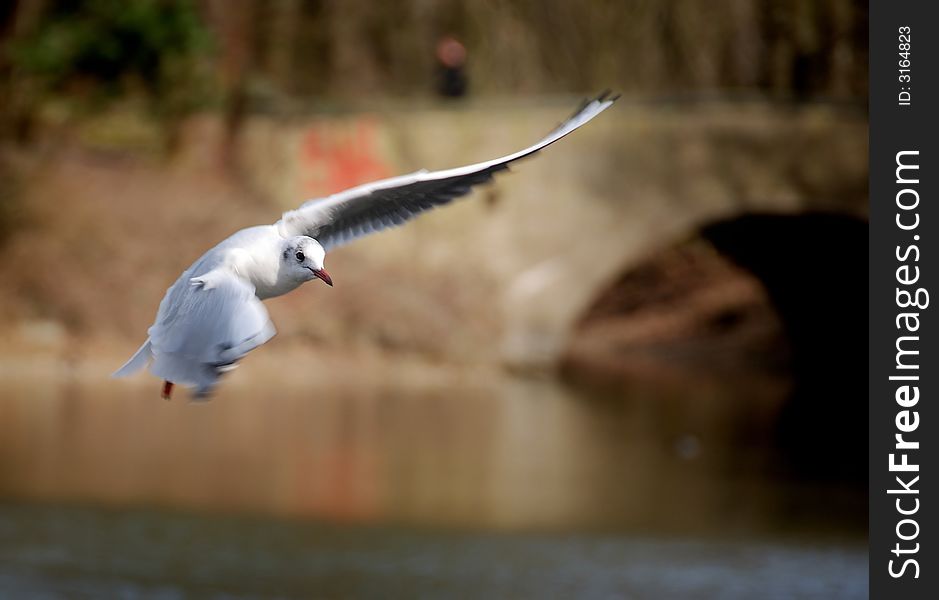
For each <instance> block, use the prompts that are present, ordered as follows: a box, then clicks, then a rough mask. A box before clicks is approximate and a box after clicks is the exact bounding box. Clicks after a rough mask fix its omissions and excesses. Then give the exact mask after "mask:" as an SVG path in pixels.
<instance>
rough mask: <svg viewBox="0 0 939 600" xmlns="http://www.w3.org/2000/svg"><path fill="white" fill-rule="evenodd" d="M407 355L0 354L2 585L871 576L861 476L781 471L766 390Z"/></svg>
mask: <svg viewBox="0 0 939 600" xmlns="http://www.w3.org/2000/svg"><path fill="white" fill-rule="evenodd" d="M9 364H10V363H9V362H8V363H6V365H7V367H9ZM281 364H283V363H282V362H281ZM347 367H348V366H347ZM412 367H413V365H397V366H393V367H390V368H387V369H381V368H379V369H371V368H369V369H365V370H363V371H362V372H361V373H358V374H356V373H355V369H354V368H352V374H351V375H350V373H344V374H343V376H340V373H339V372H337V371H335V370H334V371H332V372H331V375H332V377H329V378H323V377H319V376H317V374H316V373H311V372H309V371H304V372H303V373H301V374H299V375H295V377H294V378H291V377H289V376H286V377H285V376H284V375H283V374H282V373H284V372H283V371H280V370H278V369H266V368H262V365H259V366H258V367H257V368H256V370H255V371H254V372H253V373H251V372H249V375H252V376H240V378H239V376H238V375H236V377H234V378H232V380H231V381H229V382H226V383H227V384H228V385H227V386H226V388H225V389H224V390H223V396H222V397H220V398H218V399H216V400H215V401H213V402H211V403H208V404H202V405H192V404H187V403H186V402H184V401H173V402H162V401H160V400H158V399H157V398H156V395H157V393H158V389H157V388H158V384H155V383H154V382H152V381H146V380H141V382H140V383H139V384H137V383H132V384H129V385H128V384H116V383H113V382H110V381H107V380H105V379H103V378H101V377H100V376H99V375H98V373H100V372H106V371H104V370H103V369H99V368H97V367H95V368H90V367H89V368H85V367H78V368H75V369H72V370H71V371H68V372H67V374H64V375H63V374H62V373H61V372H60V371H59V370H55V369H53V370H51V371H48V370H43V368H42V367H41V366H40V367H37V368H36V369H38V370H36V369H34V370H32V371H30V370H29V369H8V370H7V371H6V372H4V374H3V375H4V379H5V380H6V381H5V382H4V385H5V390H6V395H5V396H4V397H3V398H2V399H0V499H2V498H6V499H7V501H6V503H4V504H0V597H4V598H6V597H16V598H20V597H49V598H57V597H68V598H74V597H89V598H101V597H143V598H182V597H218V598H223V597H225V598H242V597H250V598H253V597H264V598H270V597H284V598H311V597H313V598H318V597H329V598H332V597H381V598H385V597H402V598H413V597H439V596H447V597H451V596H455V597H472V598H491V597H513V598H519V597H522V598H549V597H579V598H607V597H635V598H672V597H676V598H689V597H690V598H695V597H700V598H712V597H727V598H753V597H760V598H775V597H778V598H794V597H805V598H826V599H827V598H855V597H857V598H860V597H866V595H867V555H866V545H865V534H864V523H865V514H866V512H865V511H866V503H865V500H864V493H863V490H858V489H854V488H851V487H850V486H844V485H843V484H838V483H834V482H825V481H811V482H809V481H804V480H801V479H799V478H798V477H794V476H793V474H792V473H789V472H787V470H786V468H785V457H784V456H780V454H779V451H778V450H777V449H776V446H775V444H774V443H773V424H774V422H775V419H776V417H777V415H778V413H779V410H780V407H781V402H782V401H783V397H784V396H783V395H781V394H780V392H779V390H776V389H773V387H772V386H768V387H765V389H764V388H761V387H760V386H753V385H750V386H748V388H747V389H746V390H745V393H741V392H736V393H735V392H734V390H732V389H729V388H728V387H727V386H720V385H718V386H716V387H715V386H713V385H704V384H701V383H700V382H697V383H695V384H694V385H693V386H691V387H688V386H679V387H675V386H674V385H662V386H652V387H642V388H638V387H637V388H636V389H631V390H628V391H620V392H618V393H616V394H605V395H597V394H586V393H584V392H581V391H577V390H574V389H571V388H570V387H568V386H565V385H563V384H560V383H558V382H556V381H553V380H550V379H525V378H515V377H510V376H507V375H504V374H498V373H492V372H488V371H487V372H478V371H470V372H463V371H450V370H447V369H446V368H444V367H426V366H425V367H421V368H412ZM391 374H393V375H394V376H391ZM352 375H356V376H352ZM310 381H314V382H316V381H320V382H322V381H329V382H330V383H329V384H328V386H329V387H325V386H326V385H327V384H323V383H319V384H317V383H312V384H311V383H310ZM337 381H339V382H342V383H336V382H337ZM147 384H151V385H147Z"/></svg>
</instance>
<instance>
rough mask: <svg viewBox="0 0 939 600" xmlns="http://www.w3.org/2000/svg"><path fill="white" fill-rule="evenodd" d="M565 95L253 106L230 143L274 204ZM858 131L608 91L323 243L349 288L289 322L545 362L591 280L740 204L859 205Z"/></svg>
mask: <svg viewBox="0 0 939 600" xmlns="http://www.w3.org/2000/svg"><path fill="white" fill-rule="evenodd" d="M573 104H574V102H573V101H568V100H564V101H562V100H557V101H550V102H542V103H540V104H538V105H537V106H534V107H532V106H525V105H520V104H511V103H495V102H489V103H486V104H473V103H471V104H466V105H452V106H447V105H444V106H441V105H433V106H420V107H405V106H401V107H399V108H391V109H389V108H387V107H386V108H383V109H382V110H381V111H380V112H377V111H368V110H363V111H356V112H352V113H331V114H319V115H316V116H312V117H305V118H302V119H297V120H295V121H291V122H284V121H275V120H268V119H256V120H253V121H252V122H250V123H249V124H248V125H247V126H246V130H245V132H244V138H243V139H244V142H245V143H242V144H241V145H240V148H241V151H242V153H243V156H242V161H243V164H246V165H251V167H250V169H249V176H250V180H251V181H252V183H253V185H254V186H255V187H256V188H257V189H258V190H260V191H262V192H263V193H264V194H265V195H266V196H267V197H269V198H276V201H277V202H278V203H279V204H281V205H282V206H283V207H284V208H286V207H292V206H295V205H296V204H297V201H298V200H299V199H303V198H309V197H315V196H319V195H324V194H328V193H330V192H332V191H335V190H338V189H342V188H345V187H348V186H350V185H354V184H356V183H360V182H363V181H369V180H372V179H376V178H380V177H385V176H390V175H394V174H400V173H404V172H409V171H413V170H417V169H419V168H428V169H438V168H447V167H453V166H458V165H463V164H468V163H471V162H477V161H481V160H486V159H490V158H493V157H496V156H501V155H503V154H507V153H509V152H512V151H515V150H516V149H519V148H521V147H524V146H525V145H527V144H529V143H532V142H534V141H535V140H537V139H539V137H540V136H541V135H543V134H544V133H545V132H547V131H548V130H549V129H550V128H551V127H552V126H553V125H554V124H555V123H556V122H558V121H559V120H560V119H561V118H562V117H564V116H565V115H566V114H567V111H569V110H570V109H571V107H572V105H573ZM867 139H868V138H867V115H866V113H865V112H864V111H863V109H860V108H857V107H845V106H832V105H802V106H798V107H794V106H779V105H769V104H765V103H759V102H740V103H726V102H723V103H718V102H715V103H710V102H705V103H695V104H687V103H681V104H666V105H654V104H650V103H640V102H631V101H630V100H628V99H623V100H620V102H619V103H618V104H617V105H616V106H614V107H613V108H612V109H611V110H610V111H608V112H607V113H605V114H603V115H602V116H600V117H599V118H598V119H597V120H596V121H595V122H593V123H591V124H590V125H588V126H587V127H585V128H584V129H583V130H580V131H578V132H576V133H575V134H573V135H572V136H571V137H569V138H567V139H565V140H563V141H561V142H559V143H558V144H557V145H555V146H553V147H551V148H549V149H548V150H546V151H544V152H543V153H542V154H541V155H540V156H538V157H536V158H534V159H532V160H529V161H527V162H525V163H522V164H520V165H519V166H517V167H516V168H514V169H513V171H515V172H514V173H510V174H505V175H502V176H500V177H499V178H498V180H497V182H496V183H495V184H494V185H492V186H489V187H487V188H484V189H482V190H480V191H477V192H475V193H474V195H473V196H472V197H471V198H470V199H468V200H464V201H462V202H459V203H457V204H455V205H454V206H452V207H448V208H446V209H445V210H437V211H434V212H432V213H430V214H428V215H426V216H424V217H422V218H420V219H418V221H417V222H415V223H414V224H411V225H409V226H408V227H406V228H403V229H399V230H395V231H391V232H387V233H383V234H381V235H378V236H372V237H370V238H367V239H365V240H362V241H361V242H358V243H356V244H353V245H351V246H349V247H347V248H342V249H339V250H337V251H335V252H333V253H332V254H331V255H330V257H329V259H328V262H329V263H330V269H331V271H334V272H336V273H337V274H338V275H339V276H338V277H337V283H339V285H338V286H337V290H342V289H343V287H345V288H346V290H348V293H338V294H334V295H331V296H330V297H328V298H327V297H325V296H327V295H325V294H323V295H320V296H317V300H318V301H320V299H322V302H324V303H326V304H329V305H330V306H328V307H324V308H323V310H324V311H325V310H329V311H330V314H334V315H337V317H336V319H334V320H333V324H332V325H329V326H326V325H322V324H315V323H313V322H312V321H310V322H308V323H305V326H304V327H301V328H300V331H305V332H306V333H307V334H309V335H311V336H313V337H315V338H319V339H327V340H328V339H329V338H330V337H333V336H337V337H338V336H343V337H344V339H356V337H357V336H369V335H371V336H377V337H378V338H379V339H378V340H377V341H378V342H379V343H380V344H385V345H388V346H390V347H403V348H407V349H417V350H418V351H428V352H435V353H443V354H448V355H451V356H457V357H471V356H472V357H479V356H487V357H492V356H498V357H499V360H500V361H501V362H503V363H507V364H510V365H515V366H523V367H532V366H543V365H550V364H553V363H554V362H555V361H557V360H558V358H559V356H561V355H562V353H563V352H564V350H565V348H566V347H567V345H568V343H569V340H570V335H571V332H572V331H573V328H574V327H575V324H576V323H577V322H578V320H579V319H580V318H581V317H582V316H583V315H584V314H585V311H587V310H588V309H589V308H590V306H591V305H592V303H593V302H595V301H596V298H597V297H598V295H599V294H601V293H602V291H603V290H605V289H607V288H608V287H609V286H610V285H611V284H612V282H614V281H616V280H617V279H618V278H619V277H621V276H622V275H623V274H624V273H627V272H629V270H630V269H631V268H633V267H634V266H635V265H637V264H639V263H641V262H642V261H644V260H648V259H649V258H650V257H653V256H655V255H656V253H659V252H662V251H665V250H667V249H668V248H670V247H672V246H674V245H675V244H676V243H679V242H682V241H683V240H688V239H690V238H694V237H695V236H696V235H697V233H698V232H699V231H700V230H701V228H702V227H705V226H708V225H713V224H715V223H721V222H727V223H730V222H733V221H734V219H736V218H738V217H741V216H744V215H748V214H753V213H771V214H784V215H801V214H806V213H817V212H824V213H837V214H844V215H852V216H856V217H864V216H865V215H866V212H867ZM740 223H744V225H741V227H743V228H744V229H746V227H747V226H746V225H745V223H746V222H745V221H741V222H740ZM792 231H793V232H794V233H793V235H792V237H791V238H787V237H785V236H783V237H782V238H779V237H778V236H777V237H776V238H774V239H769V238H767V239H766V240H765V241H766V244H779V247H778V248H763V250H769V251H771V252H775V251H778V252H788V251H790V250H791V249H792V248H795V247H797V246H798V245H799V244H800V243H802V242H803V240H802V239H800V237H799V234H798V233H795V232H796V231H798V230H797V229H792ZM751 233H754V234H755V237H754V235H751V236H750V238H751V241H752V242H754V243H755V244H757V245H759V244H760V239H759V234H758V233H756V230H753V232H751ZM744 252H746V250H744ZM858 259H859V260H863V259H862V258H861V257H858ZM758 276H759V274H758ZM344 294H345V295H344ZM321 297H322V298H321ZM275 309H276V307H275ZM275 316H276V315H275ZM281 330H282V331H290V329H288V328H287V327H281ZM367 332H372V333H367ZM374 332H378V333H374Z"/></svg>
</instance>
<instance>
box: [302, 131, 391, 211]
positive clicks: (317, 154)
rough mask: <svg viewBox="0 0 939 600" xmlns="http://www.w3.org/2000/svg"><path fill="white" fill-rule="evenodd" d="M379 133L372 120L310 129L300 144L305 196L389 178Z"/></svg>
mask: <svg viewBox="0 0 939 600" xmlns="http://www.w3.org/2000/svg"><path fill="white" fill-rule="evenodd" d="M376 130H377V124H376V122H375V120H374V119H372V118H360V119H357V120H356V121H354V122H353V123H351V124H349V125H345V124H343V125H333V124H319V125H316V126H314V127H312V128H310V129H309V131H307V133H306V134H304V136H303V141H302V143H301V164H302V167H303V177H304V183H303V188H304V192H305V193H306V194H308V195H311V196H321V195H327V194H332V193H334V192H338V191H341V190H344V189H347V188H350V187H353V186H356V185H359V184H362V183H367V182H369V181H374V180H376V179H382V178H384V177H388V176H390V174H391V170H390V169H389V168H388V166H387V164H386V163H385V162H384V161H383V160H382V159H381V157H380V156H379V154H378V152H377V149H376Z"/></svg>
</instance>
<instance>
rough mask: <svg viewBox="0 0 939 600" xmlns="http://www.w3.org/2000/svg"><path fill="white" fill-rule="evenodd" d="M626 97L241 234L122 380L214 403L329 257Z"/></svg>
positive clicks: (221, 248)
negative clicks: (463, 162) (502, 148)
mask: <svg viewBox="0 0 939 600" xmlns="http://www.w3.org/2000/svg"><path fill="white" fill-rule="evenodd" d="M618 97H619V96H618V95H617V96H611V95H610V93H609V92H604V93H602V94H600V95H599V96H597V97H596V98H594V99H593V100H589V101H586V102H584V103H582V104H581V106H580V107H579V108H578V109H577V110H576V111H575V112H574V114H573V115H571V116H570V117H569V118H568V119H567V120H565V121H564V122H563V123H561V124H560V125H559V126H558V127H557V128H555V129H554V130H553V131H552V132H551V133H549V134H548V135H547V136H546V137H545V138H544V139H542V140H541V141H540V142H538V143H536V144H534V145H533V146H529V147H528V148H525V149H524V150H520V151H519V152H516V153H514V154H509V155H508V156H504V157H502V158H497V159H495V160H490V161H486V162H481V163H478V164H474V165H469V166H466V167H459V168H456V169H448V170H443V171H434V172H429V171H427V170H421V171H417V172H415V173H411V174H409V175H402V176H399V177H392V178H389V179H383V180H380V181H375V182H372V183H367V184H365V185H360V186H357V187H354V188H351V189H348V190H345V191H343V192H339V193H337V194H333V195H331V196H327V197H325V198H317V199H314V200H310V201H308V202H306V203H304V204H303V205H301V206H300V208H298V209H296V210H291V211H288V212H286V213H284V214H283V215H282V217H281V219H280V220H279V221H277V222H276V223H274V224H273V225H259V226H256V227H249V228H247V229H242V230H241V231H239V232H237V233H235V234H234V235H232V236H231V237H229V238H228V239H226V240H224V241H222V242H221V243H219V244H218V245H217V246H215V247H214V248H212V249H211V250H209V251H208V252H206V253H205V254H203V255H202V256H201V257H200V258H199V259H198V260H197V261H196V262H195V263H193V264H192V266H190V267H189V268H188V269H186V271H185V272H184V273H183V274H182V275H180V276H179V279H177V280H176V282H175V283H173V285H172V286H170V288H169V289H168V290H167V291H166V295H165V296H164V297H163V301H162V302H160V308H159V310H158V311H157V316H156V320H155V321H154V323H153V325H152V326H151V327H150V329H148V330H147V334H148V336H149V337H148V338H147V341H145V342H144V343H143V345H142V346H140V349H138V350H137V352H136V353H134V355H133V356H132V357H131V358H130V360H128V361H127V362H126V363H125V364H124V366H122V367H121V368H120V369H118V370H117V371H116V372H115V373H114V374H113V376H114V377H125V376H127V375H131V374H132V373H135V372H137V371H139V370H140V369H143V368H145V367H146V366H147V365H149V368H150V372H151V373H152V374H154V375H156V376H157V377H159V378H160V379H163V387H162V394H161V395H162V397H163V398H164V399H169V398H170V395H171V394H172V391H173V385H174V384H180V385H185V386H187V387H193V388H195V391H194V398H195V399H206V398H208V397H209V396H210V395H211V393H212V391H213V390H214V388H215V386H216V385H217V383H218V381H219V379H220V378H221V376H222V375H224V374H225V373H227V372H228V371H231V370H232V369H234V368H235V367H236V366H237V365H238V361H240V360H241V359H242V358H244V357H245V355H247V354H248V353H249V352H251V351H252V350H254V349H255V348H257V347H258V346H261V345H262V344H264V343H265V342H267V341H268V340H270V339H271V338H272V337H274V334H275V333H276V331H275V329H274V325H273V324H272V323H271V320H270V317H269V316H268V314H267V310H266V309H265V308H264V304H263V303H262V302H261V301H262V300H266V299H267V298H274V297H277V296H281V295H283V294H286V293H287V292H290V291H292V290H294V289H296V288H297V287H299V286H300V285H301V284H303V283H305V282H307V281H313V280H314V279H318V280H320V281H322V282H324V283H325V284H326V285H328V286H332V285H333V279H332V277H330V275H329V273H328V272H327V271H326V269H325V267H324V266H323V263H324V261H325V259H326V252H327V251H329V250H332V249H333V248H337V247H339V246H341V245H343V244H347V243H349V242H351V241H352V240H354V239H356V238H359V237H362V236H365V235H368V234H370V233H375V232H378V231H381V230H383V229H387V228H390V227H395V226H398V225H402V224H403V223H405V222H406V221H408V220H410V219H413V218H414V217H416V216H418V215H419V214H421V213H423V212H425V211H428V210H430V209H432V208H435V207H437V206H443V205H445V204H448V203H449V202H451V201H452V200H454V199H455V198H459V197H460V196H464V195H466V194H468V193H469V192H470V190H471V189H472V188H473V186H476V185H479V184H482V183H486V182H488V181H490V180H491V179H492V176H493V175H494V174H496V173H499V172H500V171H506V170H508V168H509V165H510V164H511V163H513V162H515V161H517V160H521V159H523V158H527V157H529V156H531V155H533V154H535V153H536V152H538V151H539V150H541V149H543V148H545V147H546V146H548V145H550V144H553V143H554V142H556V141H558V140H559V139H561V138H563V137H564V136H566V135H567V134H569V133H571V132H572V131H574V130H575V129H577V128H579V127H581V126H582V125H584V124H586V123H587V122H588V121H590V120H591V119H593V118H594V117H596V116H597V115H598V114H600V113H601V112H603V111H604V110H606V109H607V108H609V107H610V106H611V105H612V104H613V102H614V101H615V100H616V99H617V98H618Z"/></svg>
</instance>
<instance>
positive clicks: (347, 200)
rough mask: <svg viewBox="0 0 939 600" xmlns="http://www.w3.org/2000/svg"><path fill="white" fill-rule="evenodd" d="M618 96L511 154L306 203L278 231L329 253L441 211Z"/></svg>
mask: <svg viewBox="0 0 939 600" xmlns="http://www.w3.org/2000/svg"><path fill="white" fill-rule="evenodd" d="M616 98H618V96H612V97H611V96H610V95H609V92H604V93H603V94H601V95H600V96H598V97H597V98H595V99H593V100H591V101H588V102H584V103H583V104H582V105H581V106H580V108H578V109H577V111H575V112H574V114H573V115H571V116H570V118H568V119H567V120H565V121H564V122H563V123H561V124H560V125H559V126H558V127H557V128H556V129H555V130H554V131H552V132H551V133H549V134H548V135H547V136H546V137H545V138H544V139H542V140H541V141H540V142H538V143H537V144H535V145H533V146H530V147H528V148H525V149H524V150H521V151H519V152H516V153H514V154H510V155H508V156H504V157H502V158H497V159H495V160H490V161H486V162H482V163H478V164H475V165H470V166H467V167H460V168H456V169H448V170H444V171H436V172H428V171H426V170H423V171H418V172H416V173H411V174H410V175H403V176H400V177H392V178H390V179H383V180H381V181H376V182H373V183H369V184H365V185H361V186H358V187H354V188H351V189H348V190H345V191H343V192H340V193H338V194H333V195H332V196H329V197H327V198H320V199H316V200H311V201H309V202H306V203H304V204H303V205H302V206H300V208H298V209H297V210H292V211H289V212H286V213H284V215H283V217H282V218H281V220H280V221H278V223H277V226H278V229H279V231H280V233H281V235H283V236H284V237H291V236H294V235H308V236H310V237H312V238H315V239H316V240H317V241H318V242H319V243H320V244H322V246H323V247H324V248H325V249H326V250H329V249H330V248H335V247H336V246H341V245H343V244H346V243H348V242H350V241H352V240H354V239H355V238H358V237H361V236H364V235H368V234H370V233H374V232H377V231H381V230H382V229H386V228H389V227H395V226H397V225H401V224H403V223H405V222H406V221H408V220H410V219H412V218H414V217H416V216H417V215H419V214H421V213H422V212H424V211H427V210H430V209H432V208H435V207H437V206H443V205H445V204H447V203H449V202H451V201H452V200H454V199H455V198H458V197H460V196H464V195H466V194H468V193H469V192H470V190H471V189H472V188H473V186H476V185H479V184H482V183H486V182H488V181H490V180H491V179H492V177H493V175H495V174H496V173H498V172H500V171H505V170H507V169H508V168H509V164H510V163H512V162H514V161H516V160H520V159H522V158H526V157H528V156H531V155H533V154H535V153H536V152H538V151H539V150H541V149H542V148H544V147H546V146H548V145H550V144H553V143H554V142H556V141H558V140H559V139H561V138H563V137H564V136H566V135H567V134H569V133H571V132H572V131H574V130H575V129H577V128H578V127H580V126H581V125H584V124H585V123H587V122H588V121H590V120H591V119H593V118H594V117H595V116H597V115H598V114H600V113H601V112H603V111H604V110H606V109H607V108H608V107H609V106H610V105H611V104H613V102H614V101H615V100H616Z"/></svg>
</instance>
